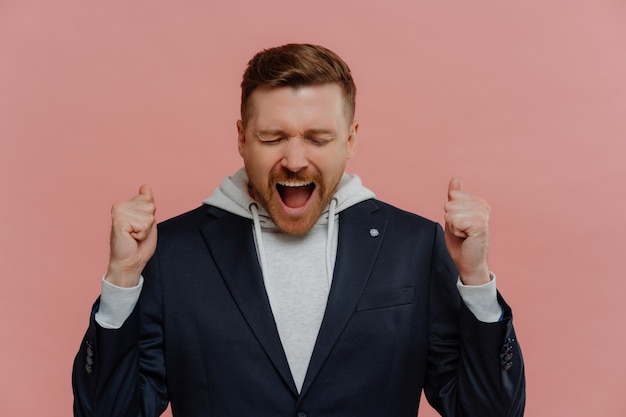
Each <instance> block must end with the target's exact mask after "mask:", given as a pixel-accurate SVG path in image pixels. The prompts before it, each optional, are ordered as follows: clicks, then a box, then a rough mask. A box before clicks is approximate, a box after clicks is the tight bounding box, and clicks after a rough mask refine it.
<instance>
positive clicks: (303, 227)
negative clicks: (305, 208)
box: [274, 216, 319, 236]
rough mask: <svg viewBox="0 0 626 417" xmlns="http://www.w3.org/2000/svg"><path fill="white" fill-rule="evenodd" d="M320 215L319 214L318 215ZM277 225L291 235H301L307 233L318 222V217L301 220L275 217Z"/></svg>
mask: <svg viewBox="0 0 626 417" xmlns="http://www.w3.org/2000/svg"><path fill="white" fill-rule="evenodd" d="M318 217H319V216H318ZM274 223H275V224H276V227H278V228H279V229H280V230H282V231H283V232H285V233H288V234H290V235H296V236H301V235H304V234H306V233H307V232H308V231H309V230H311V229H312V228H313V226H315V223H317V217H316V218H315V219H308V218H307V219H300V220H285V219H274Z"/></svg>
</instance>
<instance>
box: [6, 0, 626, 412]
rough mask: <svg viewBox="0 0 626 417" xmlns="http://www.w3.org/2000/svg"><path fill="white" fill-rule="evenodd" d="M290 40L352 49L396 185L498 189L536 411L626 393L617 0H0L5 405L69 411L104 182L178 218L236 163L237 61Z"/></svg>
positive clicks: (401, 197) (624, 36) (381, 165)
mask: <svg viewBox="0 0 626 417" xmlns="http://www.w3.org/2000/svg"><path fill="white" fill-rule="evenodd" d="M287 42H312V43H320V44H323V45H326V46H328V47H330V48H331V49H333V50H335V51H336V52H338V53H339V54H340V55H341V56H343V57H344V58H345V59H346V61H347V62H348V63H349V65H350V66H351V67H352V70H353V72H354V76H355V79H356V81H357V85H358V87H359V93H358V104H357V116H358V119H359V120H360V125H361V128H360V129H361V130H360V136H359V140H360V142H359V152H358V155H357V157H356V159H354V160H353V161H352V162H351V163H350V165H349V167H348V169H349V171H351V172H357V173H359V174H360V175H361V177H362V178H363V180H364V182H365V184H366V185H368V186H369V187H370V188H372V189H374V190H375V191H376V192H377V194H378V196H379V197H380V198H381V199H384V200H387V201H389V202H391V203H393V204H395V205H398V206H400V207H403V208H405V209H407V210H411V211H415V212H418V213H421V214H423V215H426V216H428V217H431V218H433V219H436V220H441V218H442V214H441V213H442V206H443V203H444V201H445V197H446V187H447V182H448V179H449V178H450V177H451V176H454V175H458V176H460V177H461V178H462V179H463V180H464V182H465V185H466V188H467V189H468V190H470V191H473V192H475V193H478V194H481V195H483V196H485V197H486V198H487V199H488V200H489V201H490V202H491V204H492V207H493V217H492V225H493V226H492V230H493V231H492V252H491V256H490V263H491V267H492V269H493V270H494V271H495V272H496V273H497V274H498V285H499V288H500V289H501V291H502V292H503V293H504V294H505V296H506V298H507V300H508V301H509V302H510V304H511V305H512V306H513V307H514V311H515V323H516V326H517V329H518V333H519V337H520V339H521V340H522V343H523V349H524V354H525V359H526V361H527V380H528V405H527V413H526V415H527V416H531V417H534V416H568V417H578V416H585V417H586V416H591V415H594V416H623V415H626V405H625V404H624V399H623V391H624V388H626V376H625V375H624V372H625V371H626V366H625V363H626V361H625V359H624V357H625V353H624V352H625V351H626V336H625V335H624V330H625V329H624V324H623V323H624V320H623V319H624V309H623V308H622V304H623V303H624V296H623V294H624V292H625V291H626V283H625V277H624V267H623V263H624V257H625V256H626V253H625V250H624V249H625V245H624V231H625V230H626V220H625V219H626V216H625V213H626V208H625V204H624V203H625V202H626V199H625V197H626V194H625V185H626V169H625V165H626V164H625V163H624V160H625V159H626V158H625V157H626V115H625V113H626V3H625V2H624V1H623V0H584V1H582V0H552V1H546V0H525V1H515V2H513V1H485V0H477V1H443V0H431V1H426V0H410V1H409V0H406V1H364V0H360V1H356V0H352V1H338V0H317V1H315V2H300V1H280V0H274V1H263V2H258V1H248V0H243V1H238V2H230V1H226V0H213V1H197V0H196V1H180V2H166V1H154V0H141V1H139V0H132V1H118V0H115V1H95V0H89V1H87V0H63V1H43V0H0V226H1V227H0V280H1V286H0V415H2V416H44V415H45V416H67V415H70V414H71V404H72V395H71V388H70V371H71V364H72V360H73V357H74V354H75V351H76V349H77V347H78V344H79V342H80V339H81V337H82V334H83V331H84V330H85V328H86V325H87V320H88V316H89V309H90V306H91V303H92V302H93V300H94V299H95V297H96V296H97V295H98V292H99V286H100V282H99V280H100V276H101V274H102V273H103V272H104V271H105V268H106V261H107V256H108V246H107V245H108V227H109V208H110V206H111V204H112V203H113V202H114V201H116V200H118V199H125V198H128V197H130V196H132V195H133V194H134V193H135V191H136V189H137V188H138V186H139V185H140V184H141V183H143V182H148V183H150V184H151V185H152V187H153V189H154V191H155V195H156V199H157V203H158V215H159V218H160V219H165V218H168V217H171V216H173V215H175V214H178V213H180V212H182V211H186V210H188V209H191V208H194V207H196V206H197V205H198V204H199V203H200V201H201V200H202V199H203V198H204V197H206V196H208V195H209V194H210V192H211V190H212V189H213V188H214V187H216V186H217V185H218V183H219V181H220V180H221V178H222V177H223V176H225V175H228V174H231V173H233V172H234V171H235V170H236V169H237V168H238V167H239V166H240V164H241V161H240V158H239V156H238V154H237V151H236V130H235V121H236V119H237V118H238V106H239V87H238V86H239V82H240V78H241V73H242V71H243V68H244V66H245V64H246V62H247V61H248V59H249V58H251V56H252V55H253V54H254V53H255V52H256V51H258V50H260V49H262V48H266V47H270V46H275V45H279V44H283V43H287ZM422 410H423V411H422V413H421V415H422V416H433V415H434V413H433V412H432V411H431V410H430V409H429V407H428V406H425V405H423V406H422Z"/></svg>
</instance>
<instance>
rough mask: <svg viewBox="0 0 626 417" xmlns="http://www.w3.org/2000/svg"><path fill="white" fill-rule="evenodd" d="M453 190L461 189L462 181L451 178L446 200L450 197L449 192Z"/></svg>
mask: <svg viewBox="0 0 626 417" xmlns="http://www.w3.org/2000/svg"><path fill="white" fill-rule="evenodd" d="M453 191H463V183H462V182H461V180H460V179H458V178H452V179H451V180H450V183H449V184H448V200H451V199H452V196H451V193H452V192H453Z"/></svg>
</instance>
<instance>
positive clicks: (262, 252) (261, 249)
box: [248, 203, 267, 278]
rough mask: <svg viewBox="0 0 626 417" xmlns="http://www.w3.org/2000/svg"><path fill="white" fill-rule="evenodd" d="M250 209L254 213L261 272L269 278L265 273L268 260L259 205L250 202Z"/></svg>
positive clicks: (255, 235) (253, 218) (253, 219)
mask: <svg viewBox="0 0 626 417" xmlns="http://www.w3.org/2000/svg"><path fill="white" fill-rule="evenodd" d="M248 209H249V210H250V212H251V213H252V223H253V224H254V240H255V241H256V247H257V250H258V252H259V263H260V264H261V273H262V274H263V277H264V278H267V275H266V274H265V267H266V265H267V261H266V260H265V248H264V247H263V238H262V237H261V220H260V219H259V206H258V205H257V204H256V203H250V206H249V207H248Z"/></svg>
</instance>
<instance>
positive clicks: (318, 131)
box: [254, 128, 336, 138]
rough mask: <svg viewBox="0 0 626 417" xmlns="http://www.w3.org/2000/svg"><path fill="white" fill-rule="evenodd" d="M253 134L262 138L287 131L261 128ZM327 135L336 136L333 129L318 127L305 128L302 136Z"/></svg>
mask: <svg viewBox="0 0 626 417" xmlns="http://www.w3.org/2000/svg"><path fill="white" fill-rule="evenodd" d="M254 134H255V135H256V136H257V137H259V138H262V137H264V136H275V135H282V136H284V135H288V133H287V132H285V131H284V130H282V129H261V130H257V131H255V132H254ZM312 134H313V135H329V136H332V137H334V136H336V133H335V131H333V130H332V129H324V128H319V129H307V130H306V131H305V132H304V136H308V135H312Z"/></svg>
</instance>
